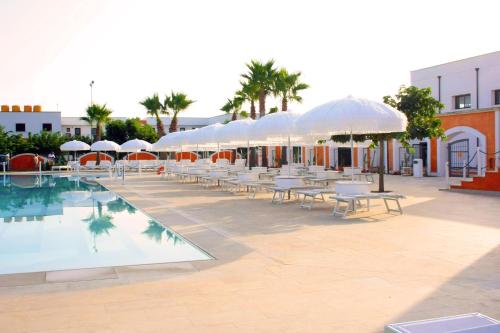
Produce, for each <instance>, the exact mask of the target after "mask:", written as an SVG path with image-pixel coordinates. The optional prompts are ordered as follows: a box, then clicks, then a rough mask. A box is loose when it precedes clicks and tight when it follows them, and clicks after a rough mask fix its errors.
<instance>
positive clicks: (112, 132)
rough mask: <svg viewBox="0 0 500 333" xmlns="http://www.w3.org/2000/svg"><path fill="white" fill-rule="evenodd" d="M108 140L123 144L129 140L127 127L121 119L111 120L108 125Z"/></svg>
mask: <svg viewBox="0 0 500 333" xmlns="http://www.w3.org/2000/svg"><path fill="white" fill-rule="evenodd" d="M106 139H107V140H111V141H114V142H116V143H118V144H120V145H121V144H122V143H124V142H126V141H127V140H128V133H127V126H126V125H125V122H124V121H123V120H120V119H115V120H110V121H109V122H108V123H107V124H106Z"/></svg>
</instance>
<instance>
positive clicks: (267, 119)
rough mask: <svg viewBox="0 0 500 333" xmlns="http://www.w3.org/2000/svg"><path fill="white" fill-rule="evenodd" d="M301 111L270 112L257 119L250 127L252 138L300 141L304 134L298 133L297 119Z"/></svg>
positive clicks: (283, 142) (284, 142) (256, 139)
mask: <svg viewBox="0 0 500 333" xmlns="http://www.w3.org/2000/svg"><path fill="white" fill-rule="evenodd" d="M300 116H301V113H297V112H292V111H286V112H276V113H270V114H267V115H266V116H264V117H262V118H260V119H259V120H257V121H256V122H255V123H254V124H253V125H252V126H251V127H250V129H249V134H250V140H251V141H254V142H255V141H257V142H259V141H260V142H273V143H276V144H280V143H282V144H286V143H288V141H289V140H290V141H293V142H295V141H298V140H299V139H301V138H302V135H299V134H298V133H297V123H296V121H297V119H298V118H299V117H300Z"/></svg>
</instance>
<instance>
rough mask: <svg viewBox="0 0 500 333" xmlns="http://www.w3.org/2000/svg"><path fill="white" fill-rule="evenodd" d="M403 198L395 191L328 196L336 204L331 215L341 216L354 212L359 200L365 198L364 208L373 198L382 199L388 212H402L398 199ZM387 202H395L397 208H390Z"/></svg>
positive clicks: (359, 203) (368, 206)
mask: <svg viewBox="0 0 500 333" xmlns="http://www.w3.org/2000/svg"><path fill="white" fill-rule="evenodd" d="M404 198H405V196H404V195H401V194H397V193H363V194H336V195H332V196H330V199H333V200H335V201H336V205H335V207H334V208H333V216H337V215H342V217H343V218H345V217H347V214H349V213H350V212H353V213H356V212H357V207H358V206H360V205H361V200H366V208H367V210H370V200H373V199H382V200H383V201H384V205H385V208H386V209H387V212H388V213H392V212H395V213H399V214H403V209H402V208H401V205H400V203H399V199H404ZM389 202H395V203H396V205H397V208H391V207H390V206H389ZM341 204H345V207H344V209H342V205H341Z"/></svg>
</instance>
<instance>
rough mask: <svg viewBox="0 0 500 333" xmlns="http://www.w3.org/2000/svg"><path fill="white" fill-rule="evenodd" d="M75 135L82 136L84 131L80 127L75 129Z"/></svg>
mask: <svg viewBox="0 0 500 333" xmlns="http://www.w3.org/2000/svg"><path fill="white" fill-rule="evenodd" d="M75 135H76V136H80V135H82V129H81V128H80V127H75Z"/></svg>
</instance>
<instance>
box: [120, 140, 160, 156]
mask: <svg viewBox="0 0 500 333" xmlns="http://www.w3.org/2000/svg"><path fill="white" fill-rule="evenodd" d="M151 147H152V144H150V143H149V142H147V141H144V140H140V139H133V140H128V141H127V142H125V143H123V144H122V145H121V146H120V151H123V152H131V153H132V152H137V151H141V150H150V149H151Z"/></svg>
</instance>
